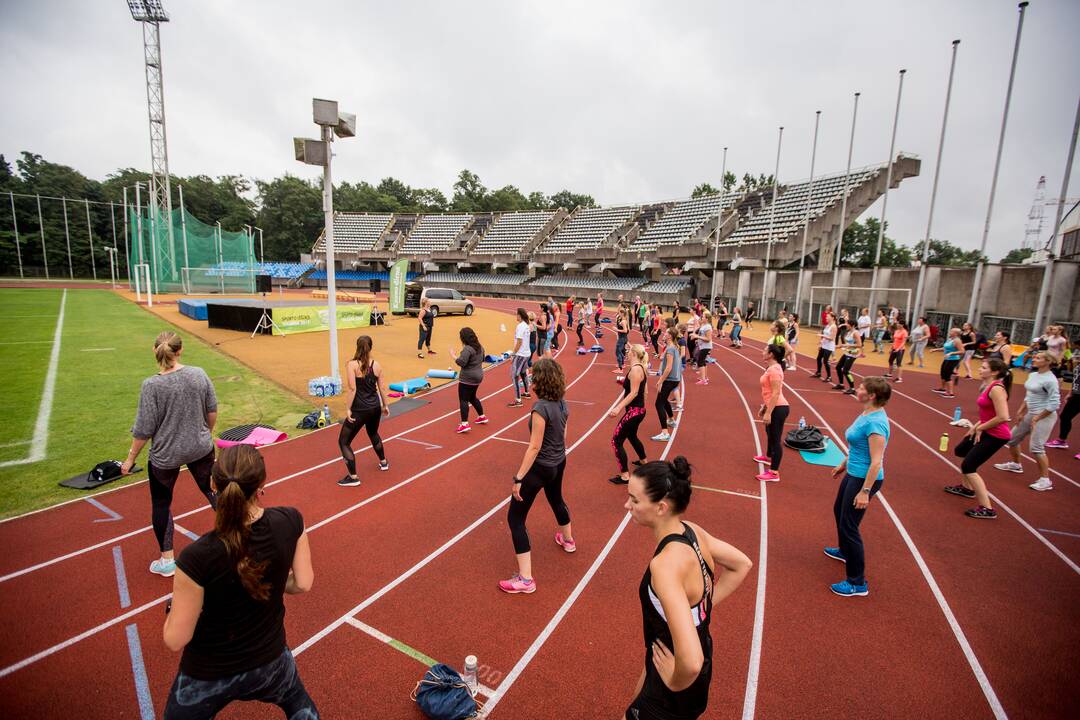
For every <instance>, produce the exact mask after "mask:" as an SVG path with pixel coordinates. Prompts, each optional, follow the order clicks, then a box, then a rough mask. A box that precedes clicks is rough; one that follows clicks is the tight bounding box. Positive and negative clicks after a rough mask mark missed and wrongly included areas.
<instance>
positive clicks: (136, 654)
mask: <svg viewBox="0 0 1080 720" xmlns="http://www.w3.org/2000/svg"><path fill="white" fill-rule="evenodd" d="M124 632H125V634H126V635H127V643H128V655H129V656H130V657H131V674H132V676H133V677H134V679H135V697H136V698H137V699H138V701H139V718H140V720H154V701H153V699H152V698H151V696H150V681H149V680H147V678H146V663H144V662H143V654H142V644H141V643H140V642H139V626H138V625H136V624H135V623H131V624H130V625H128V626H127V627H126V628H124Z"/></svg>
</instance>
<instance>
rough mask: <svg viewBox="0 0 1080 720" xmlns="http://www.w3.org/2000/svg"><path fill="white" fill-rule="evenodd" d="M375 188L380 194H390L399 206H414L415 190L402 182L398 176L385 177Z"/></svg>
mask: <svg viewBox="0 0 1080 720" xmlns="http://www.w3.org/2000/svg"><path fill="white" fill-rule="evenodd" d="M375 190H376V191H377V192H378V193H379V194H380V195H388V196H390V197H392V198H394V200H396V201H397V206H398V207H399V208H407V207H412V206H413V191H412V188H410V187H409V186H408V185H406V184H405V183H403V182H401V181H400V180H398V179H397V178H392V177H388V178H383V179H382V181H381V182H380V183H379V184H378V186H377V187H376V188H375Z"/></svg>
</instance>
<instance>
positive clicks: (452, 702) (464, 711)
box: [412, 663, 479, 720]
mask: <svg viewBox="0 0 1080 720" xmlns="http://www.w3.org/2000/svg"><path fill="white" fill-rule="evenodd" d="M412 698H413V700H415V701H416V704H417V705H418V706H420V710H421V711H423V713H424V715H425V716H426V717H429V718H431V720H465V718H474V717H477V714H478V713H479V707H478V706H477V704H476V700H474V699H473V696H472V694H471V693H470V692H469V688H468V687H467V686H466V685H465V681H464V680H462V679H461V675H459V674H458V672H457V670H455V669H454V668H452V667H450V666H448V665H443V664H442V663H439V664H438V665H432V666H431V667H430V668H428V671H427V672H426V673H424V677H423V678H421V679H420V682H418V683H416V687H415V688H414V689H413V692H412Z"/></svg>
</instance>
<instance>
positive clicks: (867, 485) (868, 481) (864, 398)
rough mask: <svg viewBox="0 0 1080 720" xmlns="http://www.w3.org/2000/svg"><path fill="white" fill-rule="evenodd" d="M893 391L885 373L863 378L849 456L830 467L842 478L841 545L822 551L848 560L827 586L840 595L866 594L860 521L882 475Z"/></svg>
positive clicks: (837, 508)
mask: <svg viewBox="0 0 1080 720" xmlns="http://www.w3.org/2000/svg"><path fill="white" fill-rule="evenodd" d="M891 396H892V387H891V386H890V385H889V381H888V380H886V379H885V378H882V377H868V378H866V379H864V380H863V381H862V383H861V384H860V385H859V390H858V394H857V395H856V397H858V399H859V402H861V403H862V405H863V411H862V413H861V414H860V415H859V417H857V418H856V419H855V422H853V423H852V424H851V426H850V427H848V429H847V432H846V433H845V434H844V437H845V438H846V439H847V444H848V457H847V458H846V459H844V460H843V461H842V462H841V463H840V464H839V465H837V466H836V467H835V468H833V471H832V475H833V477H834V478H841V480H840V488H839V490H837V493H836V502H834V503H833V516H834V517H835V518H836V534H837V537H838V538H839V547H827V548H825V554H826V555H828V556H829V557H831V558H832V559H833V560H839V561H840V562H842V563H846V564H847V578H846V579H845V580H843V581H841V582H838V583H835V584H833V585H831V586H830V589H831V590H832V591H833V592H834V593H836V594H837V595H842V596H844V597H855V596H864V595H869V594H870V589H869V585H868V584H867V582H866V576H865V575H864V572H865V562H864V555H863V542H862V535H860V534H859V523H861V522H862V519H863V515H865V514H866V508H867V507H869V506H870V500H871V499H872V498H873V497H874V495H876V494H877V492H878V490H880V489H881V484H882V483H883V482H884V481H885V469H884V465H885V446H886V445H887V444H888V443H889V418H888V416H887V415H886V414H885V405H886V404H887V403H888V402H889V398H890V397H891Z"/></svg>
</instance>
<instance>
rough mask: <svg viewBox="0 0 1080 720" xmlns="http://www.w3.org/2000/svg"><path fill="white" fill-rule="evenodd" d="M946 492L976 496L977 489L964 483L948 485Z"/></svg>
mask: <svg viewBox="0 0 1080 720" xmlns="http://www.w3.org/2000/svg"><path fill="white" fill-rule="evenodd" d="M945 492H947V493H949V494H950V495H959V496H960V497H966V498H973V497H975V491H974V490H969V489H968V488H966V487H964V486H963V485H946V486H945Z"/></svg>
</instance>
